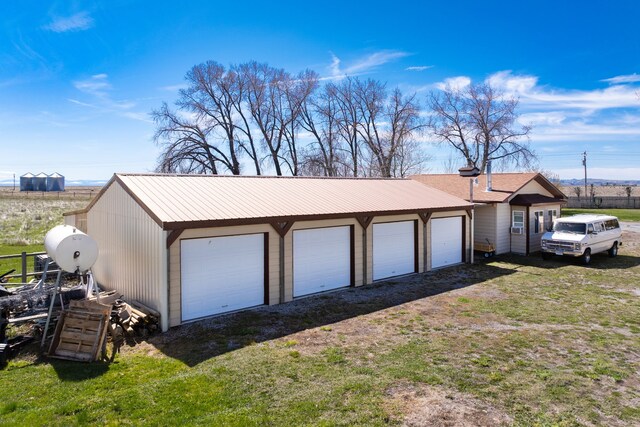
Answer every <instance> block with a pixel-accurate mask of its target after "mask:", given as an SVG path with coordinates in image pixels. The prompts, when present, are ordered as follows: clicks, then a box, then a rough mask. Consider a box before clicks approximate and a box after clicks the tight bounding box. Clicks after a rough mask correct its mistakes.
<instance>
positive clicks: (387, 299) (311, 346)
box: [0, 233, 640, 426]
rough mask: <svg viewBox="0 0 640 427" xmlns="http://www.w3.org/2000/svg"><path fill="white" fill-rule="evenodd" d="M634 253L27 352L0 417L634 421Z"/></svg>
mask: <svg viewBox="0 0 640 427" xmlns="http://www.w3.org/2000/svg"><path fill="white" fill-rule="evenodd" d="M639 256H640V235H638V234H637V233H627V235H626V236H625V245H624V246H623V247H622V248H621V249H620V255H619V256H618V257H617V258H608V257H607V256H606V254H599V255H596V256H594V259H593V262H592V265H590V266H582V265H579V264H578V263H576V262H572V261H571V260H566V259H556V260H553V261H547V262H544V261H542V260H541V259H539V258H538V257H518V256H510V257H496V258H492V259H491V261H490V262H487V263H481V264H478V265H473V266H472V265H464V266H459V267H454V268H449V269H445V270H440V271H435V272H431V273H428V274H425V275H422V276H416V277H412V278H409V279H405V280H398V281H391V282H387V283H377V284H374V285H368V286H365V287H362V288H357V289H347V290H344V291H340V292H335V293H328V294H324V295H319V296H316V297H312V298H307V299H302V300H298V301H295V302H293V303H288V304H283V305H280V306H273V307H265V308H262V309H256V310H250V311H246V312H242V313H238V314H233V315H228V316H223V317H218V318H214V319H211V320H208V321H203V322H198V323H193V324H190V325H186V326H183V327H179V328H175V329H172V330H171V331H169V332H168V333H165V334H159V335H156V336H154V337H152V338H150V339H149V340H147V341H139V342H138V343H137V344H136V345H125V346H124V347H122V349H121V352H120V353H119V354H117V355H116V357H115V361H114V362H113V363H110V364H108V363H94V364H83V363H75V362H66V361H61V360H55V359H47V358H44V357H41V356H38V355H37V352H35V351H34V350H33V349H32V352H25V353H23V354H21V355H20V357H18V358H17V359H14V360H12V361H11V362H9V365H8V366H7V367H6V368H5V369H4V370H3V371H2V372H1V373H0V384H1V386H2V387H0V425H3V426H12V425H20V426H22V425H29V426H32V425H60V426H68V425H96V424H100V425H207V426H208V425H237V426H246V425H283V426H292V425H295V426H298V425H326V426H328V425H366V426H375V425H388V424H392V425H393V424H402V423H403V422H411V420H413V421H419V422H421V423H424V425H454V424H461V423H463V422H466V423H467V425H499V424H501V423H502V424H513V425H522V426H531V425H540V426H546V425H548V426H552V425H558V426H573V425H620V426H625V425H639V424H640V409H639V408H640V406H639V405H638V402H639V401H640V373H639V372H640V371H638V366H640V355H639V353H638V349H640V285H639V284H640V258H639ZM445 422H448V424H446V423H445ZM438 423H439V424H438Z"/></svg>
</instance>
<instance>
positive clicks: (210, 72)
mask: <svg viewBox="0 0 640 427" xmlns="http://www.w3.org/2000/svg"><path fill="white" fill-rule="evenodd" d="M185 78H186V80H187V83H188V85H189V86H188V87H187V88H186V89H181V90H180V98H179V100H178V101H177V102H176V105H178V106H179V107H180V108H182V109H184V110H186V111H189V112H192V113H194V114H195V116H196V120H197V121H198V122H200V123H202V125H203V126H204V127H206V128H208V129H210V131H209V134H210V135H211V136H212V137H219V138H220V139H221V140H224V142H225V143H226V145H227V149H226V152H227V156H226V157H228V159H229V171H230V172H231V173H232V174H234V175H239V174H240V162H239V160H238V154H237V151H238V140H237V138H236V135H235V133H236V124H235V122H234V112H235V105H236V102H237V99H234V96H235V94H234V91H233V86H234V80H235V76H234V74H233V73H227V72H226V70H225V68H224V66H222V65H220V64H218V63H217V62H213V61H209V62H205V63H202V64H198V65H196V66H194V67H193V68H192V69H191V70H190V71H189V72H188V73H187V75H186V77H185Z"/></svg>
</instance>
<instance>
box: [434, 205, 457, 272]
mask: <svg viewBox="0 0 640 427" xmlns="http://www.w3.org/2000/svg"><path fill="white" fill-rule="evenodd" d="M461 262H462V217H460V216H455V217H450V218H435V219H432V220H431V267H432V268H438V267H445V266H447V265H452V264H459V263H461Z"/></svg>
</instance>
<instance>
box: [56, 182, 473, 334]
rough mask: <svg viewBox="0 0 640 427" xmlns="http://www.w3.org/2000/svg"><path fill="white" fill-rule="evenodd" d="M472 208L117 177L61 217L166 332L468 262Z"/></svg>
mask: <svg viewBox="0 0 640 427" xmlns="http://www.w3.org/2000/svg"><path fill="white" fill-rule="evenodd" d="M470 209H471V205H470V204H469V203H468V202H466V201H464V200H462V199H460V198H458V197H455V196H452V195H450V194H447V193H445V192H443V191H440V190H436V189H434V188H431V187H428V186H425V185H423V184H420V183H418V182H415V181H412V180H405V179H362V178H306V177H305V178H300V177H244V176H213V175H169V174H115V175H114V176H113V177H112V179H111V180H110V181H109V182H108V183H107V184H106V185H105V187H104V188H103V189H102V190H101V191H100V193H99V194H98V195H97V196H96V197H95V198H94V199H93V200H92V201H91V203H90V204H89V205H88V206H87V207H86V208H85V209H84V210H81V211H76V212H70V213H68V214H66V215H65V222H66V223H67V224H71V225H74V226H76V227H78V228H79V229H81V230H82V231H85V232H86V233H88V234H89V235H90V236H92V237H93V238H94V239H95V240H96V241H97V242H98V246H99V248H100V254H99V257H98V261H97V262H96V264H95V266H94V267H93V273H94V277H95V278H96V280H97V281H98V283H99V284H100V285H101V286H103V287H104V288H106V289H117V290H118V291H119V292H122V293H123V294H124V295H125V298H130V299H138V300H140V301H141V302H143V303H145V304H147V305H149V306H151V307H153V308H155V309H156V310H158V311H159V312H160V313H161V317H162V318H161V322H162V328H163V330H166V329H168V328H169V327H173V326H177V325H180V324H182V323H184V322H189V321H193V320H196V319H200V318H204V317H208V316H213V315H217V314H221V313H227V312H232V311H236V310H242V309H247V308H250V307H256V306H259V305H264V304H267V305H270V304H279V303H284V302H288V301H291V300H293V299H294V298H299V297H304V296H307V295H311V294H315V293H318V292H324V291H329V290H334V289H339V288H343V287H348V286H361V285H364V284H368V283H371V282H373V281H376V280H382V279H386V278H389V277H394V276H401V275H406V274H412V273H418V272H424V271H429V270H431V269H434V268H441V267H446V266H449V265H454V264H458V263H461V262H465V261H467V260H468V259H469V248H470V246H469V230H470V222H469V221H470Z"/></svg>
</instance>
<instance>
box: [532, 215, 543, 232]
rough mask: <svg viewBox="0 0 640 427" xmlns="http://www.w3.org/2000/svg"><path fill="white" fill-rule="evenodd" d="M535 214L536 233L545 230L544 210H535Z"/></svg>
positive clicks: (534, 226)
mask: <svg viewBox="0 0 640 427" xmlns="http://www.w3.org/2000/svg"><path fill="white" fill-rule="evenodd" d="M533 215H534V217H535V219H536V221H535V224H534V225H533V231H534V232H535V233H542V232H544V211H535V212H534V213H533Z"/></svg>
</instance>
